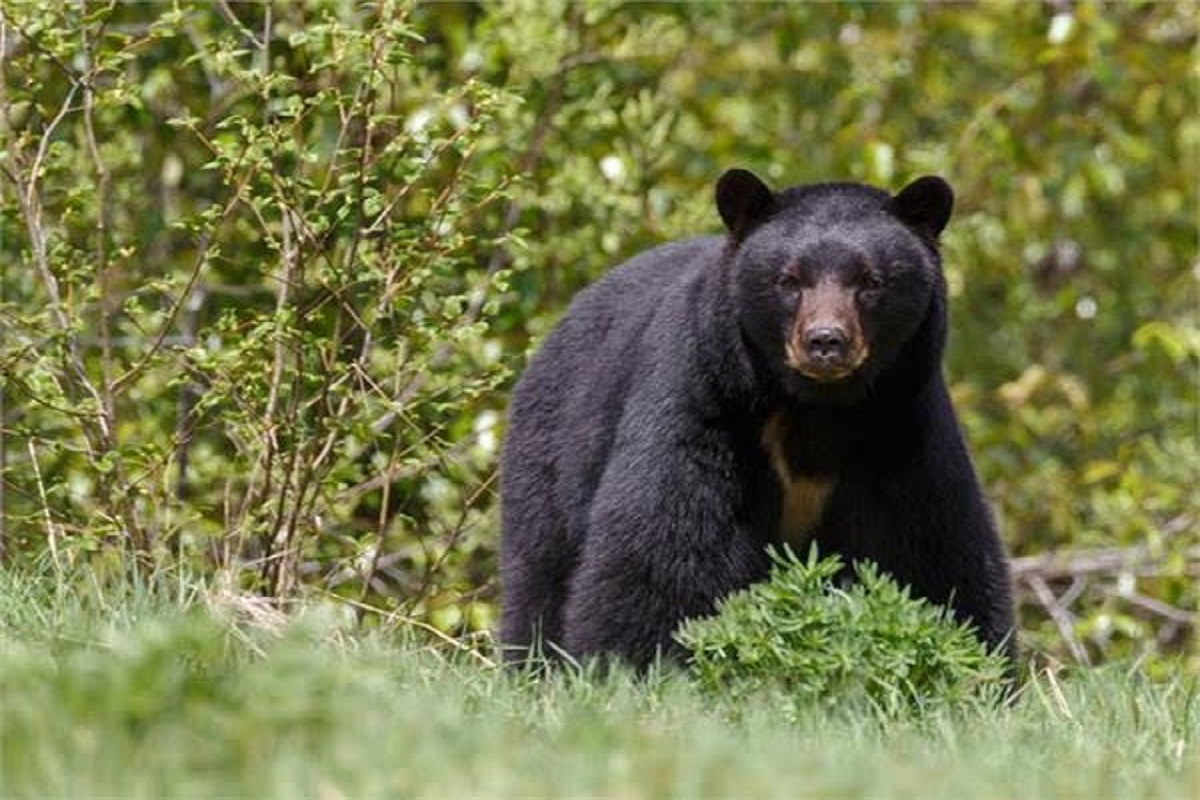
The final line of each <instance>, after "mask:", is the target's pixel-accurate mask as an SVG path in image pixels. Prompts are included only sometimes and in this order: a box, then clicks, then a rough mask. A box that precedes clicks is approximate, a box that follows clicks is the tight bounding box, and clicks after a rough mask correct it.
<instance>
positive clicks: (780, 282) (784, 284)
mask: <svg viewBox="0 0 1200 800" xmlns="http://www.w3.org/2000/svg"><path fill="white" fill-rule="evenodd" d="M775 285H776V286H778V287H779V288H780V289H783V290H784V291H785V292H794V291H796V290H797V289H799V288H800V278H799V277H798V276H796V275H793V274H792V273H790V272H785V273H783V274H782V275H780V276H779V277H778V278H776V279H775Z"/></svg>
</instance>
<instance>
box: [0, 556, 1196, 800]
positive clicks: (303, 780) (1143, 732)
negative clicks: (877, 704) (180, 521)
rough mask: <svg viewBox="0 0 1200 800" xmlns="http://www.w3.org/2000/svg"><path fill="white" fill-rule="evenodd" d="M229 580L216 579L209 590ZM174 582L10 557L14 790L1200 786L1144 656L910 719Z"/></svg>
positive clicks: (1192, 694) (490, 792)
mask: <svg viewBox="0 0 1200 800" xmlns="http://www.w3.org/2000/svg"><path fill="white" fill-rule="evenodd" d="M214 598H215V599H214ZM297 616H298V619H297V621H295V622H293V623H290V624H288V625H286V626H284V627H282V628H281V627H280V626H279V624H278V623H279V620H278V619H276V618H275V617H273V616H271V615H269V614H265V613H264V612H263V611H262V610H261V609H258V608H256V607H255V606H254V605H252V604H247V603H245V602H241V601H238V600H237V598H236V597H232V596H226V597H225V599H224V600H222V599H221V596H220V595H219V594H217V595H211V594H208V593H205V592H201V591H198V590H196V589H195V588H192V587H188V586H187V585H186V584H180V585H179V586H177V587H175V588H174V589H171V590H168V591H163V590H161V589H160V590H158V591H156V592H149V591H146V590H138V589H129V590H123V591H121V592H117V593H115V594H114V593H112V592H106V591H101V590H99V589H96V588H93V589H92V590H90V591H89V590H73V591H67V590H66V589H64V588H62V586H61V585H59V584H55V583H43V582H40V581H32V580H28V579H18V578H13V577H12V576H8V577H4V578H0V758H2V761H0V796H2V797H5V798H23V797H31V798H32V797H36V798H45V797H72V798H79V797H145V798H165V797H190V798H210V797H255V798H259V797H266V798H270V797H279V798H300V797H315V798H322V800H324V799H326V798H351V797H379V798H404V797H481V798H488V797H496V798H513V797H528V796H552V797H553V796H561V797H587V796H592V797H596V796H604V797H622V798H626V797H627V798H641V797H647V798H650V797H700V796H703V797H719V796H736V797H747V798H771V797H780V798H795V797H822V798H826V797H870V798H893V797H895V798H906V797H912V798H917V797H920V798H926V797H948V798H956V799H958V798H984V797H1020V798H1034V797H1088V798H1091V797H1122V798H1124V797H1147V798H1151V797H1153V798H1160V797H1194V796H1195V794H1194V793H1195V790H1196V788H1197V787H1198V786H1200V752H1198V745H1197V740H1198V732H1200V731H1198V729H1200V689H1198V688H1197V686H1196V683H1195V680H1194V679H1188V678H1184V677H1178V678H1176V679H1175V680H1173V681H1167V682H1162V683H1157V684H1155V683H1150V682H1148V681H1147V680H1145V679H1143V678H1142V677H1140V676H1139V674H1138V673H1137V672H1136V671H1135V670H1131V669H1129V668H1108V669H1105V670H1098V671H1090V672H1082V673H1079V674H1075V675H1071V676H1060V677H1059V678H1058V679H1057V680H1053V679H1049V678H1047V677H1044V676H1043V677H1042V678H1041V679H1039V680H1038V681H1036V682H1033V683H1031V684H1029V685H1027V686H1026V687H1025V689H1024V691H1023V692H1022V694H1021V696H1020V697H1019V698H1018V700H1017V701H1016V702H1015V704H1014V705H1013V706H1012V707H1009V708H996V707H993V706H984V705H976V706H964V707H961V708H958V709H956V710H953V711H947V710H944V709H943V710H939V711H935V712H932V713H929V714H926V715H923V716H914V717H911V718H906V719H883V718H881V717H879V716H877V715H874V714H872V713H871V712H870V711H869V710H867V709H864V708H859V709H854V708H850V707H841V708H840V709H837V710H834V711H823V712H817V711H813V712H811V713H809V714H807V715H803V714H802V715H801V716H800V717H799V718H796V716H795V712H794V711H788V710H787V709H789V708H792V709H794V706H792V705H789V704H786V703H779V702H773V700H772V698H771V697H770V696H767V695H764V696H760V697H750V698H749V699H744V700H738V701H737V702H736V703H735V702H725V703H722V702H720V701H714V700H713V699H712V698H711V696H708V695H702V694H700V693H699V692H698V691H697V690H696V689H694V688H693V686H692V685H691V684H690V683H688V682H687V681H686V680H684V678H683V677H682V676H681V675H680V674H677V673H669V672H664V673H658V674H655V675H652V676H650V677H648V678H646V679H641V680H638V679H634V678H631V677H630V676H628V675H623V674H616V675H609V676H608V677H606V678H604V679H600V678H596V677H594V676H593V677H588V676H580V675H569V674H559V675H556V676H553V677H550V678H544V679H541V680H537V679H534V678H533V677H531V676H527V675H515V674H511V673H506V672H502V671H499V670H497V669H495V668H494V667H491V666H489V665H488V664H487V663H485V659H484V658H482V657H480V656H479V655H478V654H473V653H470V652H464V651H454V650H452V649H445V648H442V649H438V648H435V647H433V646H429V645H422V644H421V643H419V642H418V641H416V640H415V639H414V637H412V636H404V635H402V634H399V633H394V632H393V633H390V634H388V635H382V634H373V635H366V634H356V633H351V632H349V631H350V630H351V629H350V628H349V627H348V626H347V625H346V624H345V623H344V622H343V621H341V620H339V618H338V617H337V615H335V614H332V613H329V612H324V613H322V612H320V611H319V610H316V611H311V612H309V613H302V614H299V615H297Z"/></svg>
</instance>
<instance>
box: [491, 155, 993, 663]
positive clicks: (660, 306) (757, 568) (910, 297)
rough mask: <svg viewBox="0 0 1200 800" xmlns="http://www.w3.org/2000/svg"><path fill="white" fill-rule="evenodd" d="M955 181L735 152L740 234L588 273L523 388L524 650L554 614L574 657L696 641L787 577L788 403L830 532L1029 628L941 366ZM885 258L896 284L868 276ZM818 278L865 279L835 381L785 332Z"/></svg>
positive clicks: (519, 513)
mask: <svg viewBox="0 0 1200 800" xmlns="http://www.w3.org/2000/svg"><path fill="white" fill-rule="evenodd" d="M952 202H953V196H952V194H951V192H950V188H949V186H947V185H946V184H945V182H944V181H942V180H941V179H940V178H923V179H921V180H919V181H917V182H915V183H913V184H910V186H909V187H907V188H906V189H905V190H903V191H902V192H901V193H899V194H898V195H896V196H895V197H892V196H890V195H888V194H887V193H886V192H884V191H882V190H879V189H875V188H872V187H868V186H862V185H857V184H818V185H810V186H800V187H794V188H792V189H788V190H785V191H783V192H779V193H772V192H770V191H769V190H768V189H767V188H766V187H765V186H764V185H763V184H762V183H761V181H759V180H758V179H757V178H756V177H754V176H753V175H752V174H751V173H748V172H745V171H741V170H738V171H731V172H730V173H727V174H726V176H724V177H723V178H722V180H721V182H720V183H719V184H718V189H717V205H718V211H719V213H720V215H721V217H722V219H723V220H724V221H725V222H726V225H727V227H728V228H729V232H728V235H727V236H725V237H707V238H697V239H691V240H687V241H683V242H678V243H674V244H668V245H665V246H662V247H658V248H656V249H653V250H650V251H648V252H646V253H643V254H641V255H639V256H637V257H635V258H634V259H632V260H631V261H629V262H628V263H626V264H624V265H623V266H621V267H619V268H617V269H615V270H613V271H612V272H611V273H610V274H609V275H607V276H606V277H605V278H604V279H602V280H601V281H599V282H597V283H596V284H595V285H593V286H591V287H589V288H588V289H586V290H584V291H583V292H581V293H580V294H579V295H578V297H576V299H575V301H574V302H573V303H572V305H571V307H570V309H569V310H568V311H567V313H566V315H565V316H564V317H563V319H562V321H561V322H560V323H559V325H558V327H557V328H556V329H555V330H554V331H553V333H552V334H551V335H550V336H549V337H548V338H547V340H546V342H545V344H544V345H543V346H542V349H541V351H540V352H539V353H538V354H537V355H536V356H535V357H534V358H533V360H532V362H531V363H530V365H529V368H528V370H527V371H526V372H525V374H524V376H523V377H522V379H521V381H520V383H519V384H518V386H517V388H516V390H515V392H514V395H513V400H512V407H511V410H510V416H509V428H508V435H507V438H506V441H505V447H504V454H503V462H502V500H503V516H504V533H503V541H502V548H501V570H502V575H501V577H502V583H503V592H504V600H503V620H502V630H501V638H502V640H503V643H504V644H505V645H506V646H508V647H509V648H510V653H511V654H514V655H516V656H518V657H519V656H521V654H523V653H524V652H525V651H526V648H529V647H531V646H534V645H535V644H536V643H537V640H538V637H539V636H540V637H542V638H543V639H544V640H545V641H546V642H547V643H550V644H552V645H553V646H554V647H557V648H561V649H562V650H565V651H566V652H567V653H569V654H571V655H572V656H574V657H588V656H617V657H619V658H621V659H623V660H626V661H628V662H631V663H633V664H635V665H645V664H647V663H648V662H650V661H651V660H653V659H654V658H655V657H656V656H658V655H660V654H662V655H667V656H680V655H682V652H681V648H680V646H679V645H678V644H677V643H676V642H675V641H674V640H673V639H672V632H673V631H674V630H675V629H676V628H677V626H678V625H679V623H680V622H681V621H682V620H683V619H685V618H688V617H694V616H698V615H704V614H709V613H711V612H712V611H713V609H714V606H715V603H716V601H717V600H718V599H720V598H721V597H723V596H724V595H726V594H728V593H730V592H733V591H735V590H738V589H741V588H743V587H745V586H746V585H748V584H750V583H752V582H754V581H758V580H760V579H762V578H763V577H765V575H766V571H767V557H766V554H765V548H766V546H767V545H768V544H771V543H774V542H778V541H779V537H780V517H781V511H780V503H781V492H782V489H781V483H780V481H779V480H777V479H776V473H775V472H773V471H772V466H771V463H770V461H769V458H768V455H767V453H766V451H765V450H764V446H763V435H764V434H763V431H764V426H766V425H767V423H768V420H769V419H770V418H772V415H776V416H779V417H780V419H781V420H782V423H781V425H782V429H783V430H784V431H785V434H784V436H783V439H784V441H785V443H786V444H785V458H786V462H787V464H788V466H789V468H790V471H791V472H792V474H793V476H799V477H806V476H811V477H813V478H817V479H821V480H831V481H833V486H834V488H833V489H832V494H831V495H829V497H828V501H827V503H826V504H825V506H824V513H823V514H822V515H821V517H820V520H819V523H817V525H816V527H815V529H814V530H812V531H811V536H810V538H811V539H815V540H816V542H817V543H818V545H819V548H820V550H821V552H822V553H825V554H828V553H835V552H836V553H840V554H841V555H842V556H844V557H845V558H846V559H847V560H854V559H862V558H868V559H871V560H872V561H875V562H876V563H878V564H879V565H880V566H881V567H883V568H884V569H885V570H887V571H888V572H889V573H891V574H892V575H893V576H895V577H896V578H897V579H898V580H900V581H902V582H903V583H906V584H908V585H909V586H911V587H912V589H913V591H914V593H915V594H916V595H918V596H922V597H926V598H929V599H930V600H932V601H934V602H937V603H942V604H948V605H950V606H951V607H952V608H953V609H954V611H955V613H956V614H957V615H958V616H959V617H960V618H962V619H967V620H970V621H971V622H972V623H974V625H975V626H976V628H977V630H978V633H979V636H980V637H981V639H982V640H983V641H984V642H986V643H987V644H989V645H992V646H999V645H1001V643H1002V642H1006V645H1005V646H1006V647H1008V648H1009V652H1012V651H1011V647H1012V642H1011V631H1012V628H1013V619H1012V611H1011V603H1010V599H1009V576H1008V568H1007V564H1006V559H1005V555H1004V552H1003V548H1002V546H1001V544H1000V541H999V538H998V536H997V534H996V530H995V527H994V524H993V522H992V519H991V515H990V513H989V511H988V508H987V505H986V503H985V501H984V498H983V494H982V492H981V490H980V487H979V484H978V480H977V478H976V476H975V472H974V469H973V467H972V465H971V462H970V459H969V457H968V455H967V450H966V447H965V445H964V443H963V438H962V435H961V433H960V432H959V428H958V424H957V420H956V418H955V415H954V411H953V409H952V407H951V405H950V399H949V396H948V394H947V391H946V386H945V383H944V381H943V379H942V375H941V357H942V349H943V346H944V343H945V338H946V290H945V284H944V281H943V277H942V272H941V262H940V259H939V256H938V252H937V248H936V237H937V235H938V234H939V233H940V232H941V230H942V228H943V227H944V225H945V224H946V221H947V220H948V219H949V215H950V207H951V205H952ZM784 272H789V273H790V274H789V278H788V280H787V281H782V280H781V278H780V276H781V274H782V273H784ZM867 273H869V274H870V275H871V276H873V278H874V279H876V280H877V281H882V285H881V286H880V285H878V283H876V284H869V285H868V284H861V286H860V283H858V282H861V281H862V280H865V279H864V278H863V277H862V276H863V275H864V274H867ZM819 280H826V281H831V282H832V283H830V284H829V285H830V286H833V287H835V289H836V290H837V291H839V292H844V293H850V294H846V297H849V298H852V302H850V307H852V308H855V309H857V322H858V323H860V324H861V329H862V337H863V338H864V341H865V342H866V344H867V345H869V355H868V356H867V357H866V360H865V361H864V362H863V363H862V364H861V366H860V367H859V368H858V369H856V370H855V371H854V372H853V374H851V375H849V376H848V377H846V378H844V379H842V380H838V381H835V382H819V381H817V380H813V379H811V378H810V377H808V376H807V375H806V374H804V373H802V372H800V371H797V370H796V369H794V368H792V367H791V366H789V364H788V362H787V358H786V356H785V343H786V342H787V340H788V337H789V335H791V334H790V331H792V330H793V328H794V323H793V320H794V319H795V318H796V317H797V314H798V309H799V308H800V303H801V302H802V301H801V300H800V299H799V298H800V297H802V296H803V295H804V291H805V289H804V286H805V285H811V284H813V283H814V282H815V281H819ZM785 283H786V284H787V285H784V284H785ZM863 286H865V287H867V288H862V287H863ZM547 650H548V651H550V650H553V647H548V648H547Z"/></svg>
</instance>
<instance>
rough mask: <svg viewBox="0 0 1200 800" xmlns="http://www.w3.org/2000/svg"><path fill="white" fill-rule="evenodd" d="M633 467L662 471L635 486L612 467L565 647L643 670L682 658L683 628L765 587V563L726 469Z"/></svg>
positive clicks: (579, 576) (596, 508) (570, 606)
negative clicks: (758, 584) (727, 599)
mask: <svg viewBox="0 0 1200 800" xmlns="http://www.w3.org/2000/svg"><path fill="white" fill-rule="evenodd" d="M629 460H630V461H634V462H636V463H641V464H647V463H649V464H659V465H662V469H661V471H660V472H658V473H657V474H654V475H651V476H647V475H645V472H644V471H643V472H642V473H641V480H637V481H635V480H633V479H632V478H631V476H633V475H636V474H638V470H635V469H632V468H629V469H627V468H625V467H626V466H628V465H626V464H623V463H622V462H623V461H626V459H620V458H618V459H616V460H615V461H614V462H610V468H609V469H608V470H607V471H606V474H605V478H604V479H603V480H602V481H601V485H600V487H599V489H598V490H597V494H596V497H595V500H594V502H593V505H592V509H591V513H590V514H589V524H588V531H587V535H586V538H585V541H584V545H583V551H582V556H581V558H580V560H579V564H578V567H577V568H576V571H575V574H574V575H573V576H572V581H571V587H570V592H569V595H568V599H567V606H566V609H565V616H564V631H563V638H564V642H565V645H566V649H567V651H568V652H569V653H570V654H571V655H572V656H573V657H575V658H578V659H586V658H588V657H592V656H609V655H612V656H616V657H618V658H619V659H621V660H623V661H626V662H628V663H630V664H632V665H634V666H636V667H639V668H640V667H645V666H647V665H648V664H650V663H651V662H653V661H654V660H655V659H656V658H658V657H666V658H675V659H682V658H683V657H684V655H685V651H684V649H683V648H682V646H681V645H679V644H678V643H677V642H676V641H675V640H674V638H673V634H674V633H675V631H676V629H677V628H678V627H679V625H680V623H681V622H683V621H684V620H685V619H689V618H692V617H697V616H704V615H707V614H711V613H712V612H713V610H714V609H715V607H716V603H717V601H718V600H720V599H721V598H722V597H724V596H725V595H727V594H729V593H731V592H734V591H737V590H738V589H742V588H744V587H746V586H747V585H749V584H750V583H752V582H754V581H756V580H761V579H762V578H763V577H765V576H766V574H767V569H768V560H767V557H766V553H765V551H764V547H763V545H762V543H761V542H757V541H755V539H754V537H753V535H752V534H751V532H750V530H749V526H748V525H746V524H745V522H744V521H739V519H738V516H739V515H738V513H737V511H738V509H739V508H740V507H741V505H742V504H741V502H740V497H739V491H738V487H737V486H736V485H735V484H734V483H733V480H732V478H731V476H732V474H733V471H732V469H730V468H729V465H728V462H725V463H724V465H723V464H722V463H720V462H718V463H716V464H714V463H711V461H710V462H708V463H705V462H704V461H701V460H700V459H681V458H680V457H679V456H678V454H677V455H676V456H675V458H674V459H671V460H664V459H654V458H653V457H651V456H648V455H647V456H645V457H644V458H637V459H629ZM722 461H724V460H722Z"/></svg>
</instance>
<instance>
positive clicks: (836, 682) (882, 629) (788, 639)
mask: <svg viewBox="0 0 1200 800" xmlns="http://www.w3.org/2000/svg"><path fill="white" fill-rule="evenodd" d="M771 557H772V560H773V561H774V564H773V566H772V568H771V574H770V577H769V579H768V580H766V581H764V582H762V583H759V584H755V585H754V586H751V587H750V588H748V589H746V590H745V591H741V592H738V593H736V594H734V595H731V596H730V597H728V598H726V599H725V600H724V601H723V602H722V603H721V604H720V606H719V607H718V612H717V614H716V615H715V616H712V617H708V618H704V619H694V620H690V621H688V622H687V623H685V624H684V625H683V626H682V627H681V628H680V630H679V632H678V634H677V637H678V639H679V641H680V642H682V643H683V644H684V645H685V646H687V647H688V648H689V649H690V650H691V652H692V658H691V663H690V669H691V671H692V674H693V676H694V677H695V678H696V680H697V681H698V683H699V684H700V686H701V687H702V688H703V689H705V690H709V691H713V692H719V693H721V694H723V695H726V696H729V695H730V694H731V693H732V695H733V696H734V697H735V698H737V697H741V696H744V695H747V694H749V693H751V692H753V691H755V690H757V689H759V688H761V687H763V686H764V685H767V686H774V687H776V688H778V689H781V690H782V691H783V692H784V694H785V695H787V696H788V697H790V698H791V699H792V700H793V701H794V702H795V703H796V704H797V705H802V706H807V705H812V704H826V705H835V704H839V703H841V702H845V701H862V700H866V701H868V702H870V703H872V704H873V705H874V706H876V707H877V708H879V709H881V710H884V711H885V712H889V713H894V712H898V711H902V710H904V709H907V708H911V707H916V708H928V707H930V706H938V705H947V704H954V703H956V702H960V701H965V700H968V699H970V698H972V697H978V696H981V695H987V694H988V693H989V692H994V693H996V694H997V695H998V694H999V693H1000V692H1001V691H1002V690H1003V688H1004V686H1005V683H1006V668H1007V665H1006V662H1005V660H1004V658H1003V657H1002V656H1000V655H998V654H994V653H989V652H988V651H987V650H986V649H985V648H984V646H983V645H982V644H981V643H980V642H979V641H978V640H977V639H976V638H975V636H974V634H973V633H972V631H971V628H970V626H968V625H966V624H961V623H957V622H955V621H954V619H953V617H952V615H951V614H950V613H949V612H948V611H947V610H945V609H943V608H941V607H939V606H935V605H933V604H931V603H929V602H927V601H925V600H922V599H916V598H913V597H911V596H910V595H909V592H908V590H907V589H906V588H903V587H901V586H899V585H897V584H896V582H895V581H893V580H892V579H891V578H890V577H888V576H886V575H883V574H881V573H880V571H879V569H878V568H877V567H876V566H875V565H874V564H872V563H870V562H859V563H856V564H855V565H854V575H855V576H856V579H855V580H854V581H853V582H851V583H850V584H849V585H846V586H843V585H842V581H840V580H839V578H840V577H841V576H842V575H844V574H845V571H844V569H843V565H842V562H841V560H840V559H838V558H837V557H836V556H833V557H830V558H825V559H821V558H819V557H818V554H817V552H816V548H813V550H812V551H810V553H809V556H808V559H807V561H805V560H802V559H800V558H798V557H797V556H796V555H794V554H793V553H792V552H791V551H790V550H785V551H783V552H774V553H772V555H771Z"/></svg>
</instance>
